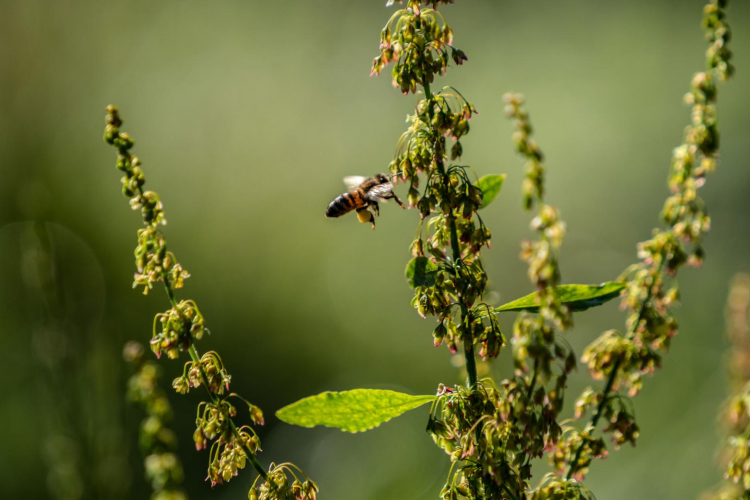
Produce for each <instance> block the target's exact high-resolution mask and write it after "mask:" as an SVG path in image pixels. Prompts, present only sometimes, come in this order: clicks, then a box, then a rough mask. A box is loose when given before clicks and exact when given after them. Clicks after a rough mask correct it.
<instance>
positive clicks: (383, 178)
mask: <svg viewBox="0 0 750 500" xmlns="http://www.w3.org/2000/svg"><path fill="white" fill-rule="evenodd" d="M375 179H376V180H377V181H378V182H379V183H380V184H385V183H386V182H391V180H390V179H389V178H388V176H387V175H385V174H377V175H376V176H375Z"/></svg>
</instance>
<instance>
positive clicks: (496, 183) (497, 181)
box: [477, 174, 505, 210]
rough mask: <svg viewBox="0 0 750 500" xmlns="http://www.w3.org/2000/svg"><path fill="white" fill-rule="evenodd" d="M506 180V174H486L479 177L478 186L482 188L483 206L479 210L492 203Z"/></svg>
mask: <svg viewBox="0 0 750 500" xmlns="http://www.w3.org/2000/svg"><path fill="white" fill-rule="evenodd" d="M504 180H505V174H500V175H485V176H484V177H482V178H481V179H479V182H478V183H477V186H479V189H481V190H482V206H480V207H479V210H481V209H483V208H486V207H487V205H489V204H490V203H492V200H494V199H495V197H496V196H497V195H498V193H499V192H500V188H501V187H503V181H504Z"/></svg>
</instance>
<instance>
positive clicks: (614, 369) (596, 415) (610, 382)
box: [565, 256, 665, 479]
mask: <svg viewBox="0 0 750 500" xmlns="http://www.w3.org/2000/svg"><path fill="white" fill-rule="evenodd" d="M664 262H665V258H664V257H663V256H662V259H661V261H660V262H659V265H658V266H657V267H656V272H655V273H654V278H652V279H654V280H655V277H656V276H658V275H659V274H661V271H662V269H663V268H664ZM654 285H655V283H654V282H653V281H652V282H651V286H649V287H648V293H647V294H646V298H645V299H644V300H643V302H641V304H642V305H641V309H640V311H638V318H637V319H636V320H635V321H634V322H633V325H632V326H631V327H630V329H629V331H628V334H627V335H626V338H627V339H631V338H632V337H633V336H634V335H635V332H636V330H637V329H638V325H639V324H640V323H641V320H642V319H643V313H644V312H646V305H647V304H648V302H649V301H650V300H651V296H652V295H653V290H654ZM621 364H622V358H618V359H617V360H616V361H615V364H614V365H612V371H610V372H609V378H607V383H606V385H605V386H604V391H602V400H601V401H600V402H599V405H597V407H596V411H595V412H594V415H593V416H592V417H591V422H589V427H593V428H596V425H597V424H598V423H599V419H600V418H601V417H602V413H603V412H604V405H605V404H606V403H607V400H608V399H609V393H610V392H612V387H613V386H614V384H615V380H616V379H617V372H618V371H619V370H620V365H621ZM584 446H585V443H581V445H580V446H579V447H578V449H577V450H576V454H575V456H574V457H573V460H572V461H571V462H570V467H569V468H568V473H567V474H566V475H565V479H570V478H571V477H573V474H575V472H576V469H577V468H578V461H579V460H580V459H581V454H582V453H583V448H584Z"/></svg>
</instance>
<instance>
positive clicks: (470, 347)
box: [422, 80, 477, 388]
mask: <svg viewBox="0 0 750 500" xmlns="http://www.w3.org/2000/svg"><path fill="white" fill-rule="evenodd" d="M422 87H423V88H424V95H425V97H426V98H427V99H428V100H429V99H432V91H431V90H430V83H429V82H428V81H427V80H423V81H422ZM436 163H437V169H438V172H439V173H440V175H441V176H442V178H443V184H444V185H445V186H446V187H447V186H448V185H449V183H450V179H449V177H448V174H446V173H445V165H444V164H443V160H442V158H436ZM448 225H449V227H450V232H451V250H452V251H453V262H454V263H455V262H458V260H459V259H460V258H461V246H460V245H459V243H458V232H457V230H456V219H455V215H454V214H453V209H451V213H450V215H448ZM460 299H461V297H460V296H459V300H460ZM465 321H466V312H465V308H463V307H462V308H461V322H462V323H463V322H465ZM464 358H465V359H466V374H467V375H468V378H469V387H470V388H475V387H476V386H477V362H476V358H475V356H474V339H473V338H471V333H470V331H469V329H468V328H467V329H466V337H465V338H464Z"/></svg>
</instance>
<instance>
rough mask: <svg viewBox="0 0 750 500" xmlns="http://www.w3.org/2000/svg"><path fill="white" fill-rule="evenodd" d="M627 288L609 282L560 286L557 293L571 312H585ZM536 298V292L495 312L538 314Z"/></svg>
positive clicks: (622, 284) (621, 284)
mask: <svg viewBox="0 0 750 500" xmlns="http://www.w3.org/2000/svg"><path fill="white" fill-rule="evenodd" d="M625 286H626V285H625V284H624V283H617V282H614V281H609V282H607V283H602V284H601V285H559V286H557V287H555V291H556V292H557V297H558V298H559V299H560V302H562V303H563V304H565V305H567V306H568V307H570V309H571V311H585V310H586V309H588V308H589V307H596V306H600V305H602V304H604V303H605V302H608V301H610V300H612V299H614V298H615V297H617V296H618V295H620V292H621V291H622V290H623V289H624V288H625ZM536 298H537V294H536V292H534V293H531V294H529V295H527V296H525V297H521V298H520V299H516V300H514V301H513V302H509V303H507V304H505V305H502V306H500V307H498V308H496V309H495V311H497V312H504V311H531V312H537V311H538V310H539V304H538V303H537V302H536Z"/></svg>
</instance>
